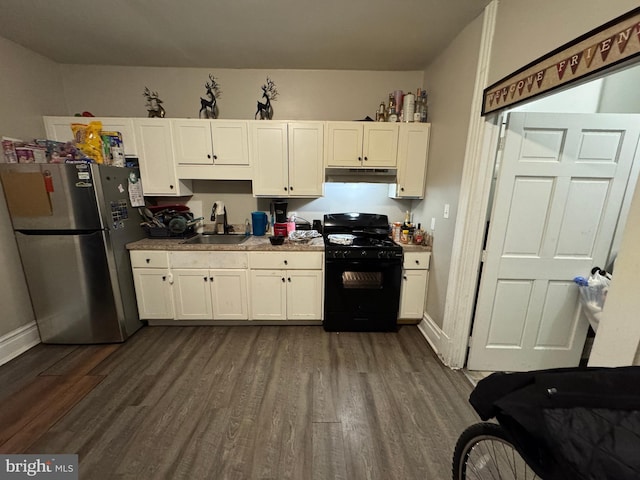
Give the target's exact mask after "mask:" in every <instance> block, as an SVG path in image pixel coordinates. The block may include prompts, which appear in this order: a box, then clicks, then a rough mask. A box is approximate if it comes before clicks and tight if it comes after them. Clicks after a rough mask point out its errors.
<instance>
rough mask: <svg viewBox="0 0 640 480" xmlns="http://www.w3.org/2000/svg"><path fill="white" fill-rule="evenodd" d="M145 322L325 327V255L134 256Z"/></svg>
mask: <svg viewBox="0 0 640 480" xmlns="http://www.w3.org/2000/svg"><path fill="white" fill-rule="evenodd" d="M130 256H131V264H132V266H133V277H134V284H135V289H136V297H137V301H138V309H139V311H140V318H142V319H145V320H176V321H181V320H195V321H199V322H202V321H209V322H211V323H212V324H214V323H215V322H216V321H244V320H262V321H269V320H273V321H281V320H288V321H316V322H317V321H321V320H322V305H323V289H324V281H323V279H324V277H323V266H324V252H319V251H316V252H288V253H284V252H273V251H268V252H264V251H263V252H239V251H228V250H227V251H147V250H134V251H131V252H130Z"/></svg>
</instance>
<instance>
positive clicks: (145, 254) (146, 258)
mask: <svg viewBox="0 0 640 480" xmlns="http://www.w3.org/2000/svg"><path fill="white" fill-rule="evenodd" d="M168 253H169V252H164V251H155V250H132V251H131V252H129V254H130V255H131V266H132V267H133V268H140V267H146V268H167V267H169V255H168Z"/></svg>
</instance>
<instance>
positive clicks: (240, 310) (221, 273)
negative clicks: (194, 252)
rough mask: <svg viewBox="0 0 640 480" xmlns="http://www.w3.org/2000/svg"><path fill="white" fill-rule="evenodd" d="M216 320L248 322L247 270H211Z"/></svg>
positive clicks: (212, 297) (212, 300)
mask: <svg viewBox="0 0 640 480" xmlns="http://www.w3.org/2000/svg"><path fill="white" fill-rule="evenodd" d="M209 273H210V278H211V279H212V282H211V302H212V305H213V318H214V320H247V319H248V318H249V314H248V305H247V272H246V270H211V271H210V272H209Z"/></svg>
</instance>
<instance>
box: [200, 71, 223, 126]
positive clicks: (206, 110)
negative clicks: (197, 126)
mask: <svg viewBox="0 0 640 480" xmlns="http://www.w3.org/2000/svg"><path fill="white" fill-rule="evenodd" d="M209 80H211V83H209V82H207V83H205V84H204V87H205V88H206V89H207V98H208V100H206V99H204V98H202V97H200V111H199V112H198V117H200V118H218V103H217V100H218V98H220V95H221V94H222V90H220V84H219V83H218V82H217V80H216V77H214V76H213V75H211V74H209Z"/></svg>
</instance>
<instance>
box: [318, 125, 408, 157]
mask: <svg viewBox="0 0 640 480" xmlns="http://www.w3.org/2000/svg"><path fill="white" fill-rule="evenodd" d="M398 130H399V124H398V123H386V122H327V141H326V166H327V167H345V168H358V167H360V168H395V167H396V165H397V150H398Z"/></svg>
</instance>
